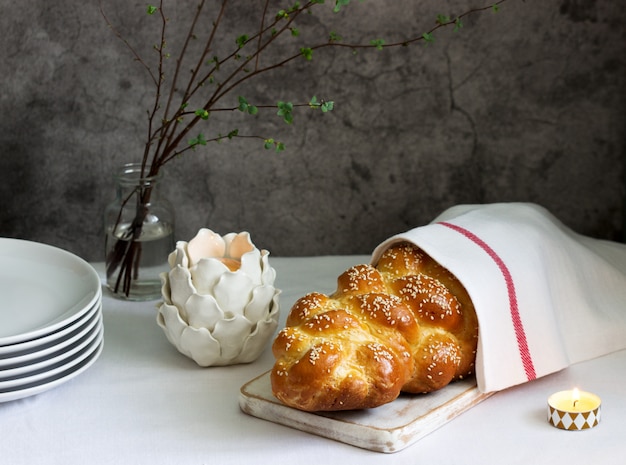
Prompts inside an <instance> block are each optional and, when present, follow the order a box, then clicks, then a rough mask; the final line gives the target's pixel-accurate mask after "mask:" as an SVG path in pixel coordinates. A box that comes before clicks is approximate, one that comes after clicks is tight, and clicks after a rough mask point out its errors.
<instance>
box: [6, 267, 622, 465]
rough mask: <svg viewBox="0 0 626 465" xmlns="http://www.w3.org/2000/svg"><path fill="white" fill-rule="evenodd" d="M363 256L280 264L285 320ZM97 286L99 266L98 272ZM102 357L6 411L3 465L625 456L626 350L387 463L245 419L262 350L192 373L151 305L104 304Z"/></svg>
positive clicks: (537, 385) (510, 394) (531, 388)
mask: <svg viewBox="0 0 626 465" xmlns="http://www.w3.org/2000/svg"><path fill="white" fill-rule="evenodd" d="M368 260H369V257H366V256H350V257H318V258H278V257H271V263H272V265H273V266H274V267H275V268H276V271H277V273H278V277H277V283H276V284H277V286H278V287H279V288H281V289H282V290H283V294H282V295H281V306H282V309H281V312H282V315H281V321H280V324H279V327H282V326H283V325H284V321H285V317H286V313H287V312H288V310H289V308H290V306H291V305H292V304H293V302H294V301H295V300H296V299H297V298H298V297H301V296H302V295H304V294H305V293H307V292H309V291H313V290H316V291H321V292H331V291H332V290H334V288H335V279H336V277H337V276H338V275H339V274H340V273H341V272H342V271H343V270H344V269H346V268H348V267H349V266H351V265H353V264H356V263H366V262H367V261H368ZM95 267H96V269H97V270H98V272H99V273H100V274H102V272H103V267H102V264H95ZM103 313H104V325H105V338H104V339H105V346H104V351H103V353H102V355H101V356H100V358H99V360H98V361H97V362H96V363H95V364H94V365H93V366H92V367H91V368H89V369H88V370H87V371H86V372H85V373H83V374H81V375H80V376H78V377H77V378H75V379H73V380H71V381H69V382H68V383H66V384H63V385H61V386H59V387H57V388H55V389H52V390H50V391H47V392H44V393H42V394H39V395H36V396H33V397H29V398H26V399H21V400H17V401H13V402H7V403H3V404H0V464H3V465H4V464H7V465H9V464H10V465H19V464H57V463H58V464H63V465H71V464H81V465H83V464H90V465H97V464H116V465H119V464H139V465H141V464H147V465H159V464H176V465H186V464H216V465H218V464H219V465H226V464H237V463H241V464H255V465H258V464H265V463H267V464H270V463H271V464H275V463H298V464H299V465H305V464H319V463H328V464H334V463H341V464H342V465H348V464H359V465H366V464H376V465H380V464H384V463H393V464H394V465H395V464H404V463H406V464H412V465H415V464H421V463H423V464H437V465H443V464H481V465H487V464H492V463H493V464H498V465H502V464H516V463H520V464H529V463H532V464H534V465H537V464H544V463H545V464H551V465H552V464H556V463H569V464H579V463H580V464H583V463H584V464H590V463H594V464H595V463H598V464H599V463H602V464H622V463H624V456H625V453H626V441H625V436H624V432H625V431H626V427H625V426H624V422H625V421H626V389H625V386H626V351H621V352H616V353H613V354H609V355H607V356H604V357H601V358H598V359H595V360H591V361H588V362H584V363H580V364H576V365H573V366H571V367H569V368H567V369H565V370H563V371H561V372H558V373H556V374H553V375H550V376H547V377H544V378H540V379H538V380H536V381H533V382H530V383H527V384H523V385H520V386H516V387H513V388H510V389H507V390H505V391H502V392H498V393H497V394H495V395H493V396H492V397H490V398H488V399H487V400H485V401H483V402H482V403H480V404H478V405H477V406H475V407H473V408H472V409H471V410H469V411H468V412H466V413H464V414H462V415H461V416H460V417H458V418H456V419H454V420H453V421H451V422H450V423H448V424H446V425H445V426H443V427H442V428H440V429H438V430H436V431H435V432H433V433H431V434H430V435H428V436H426V437H425V438H423V439H422V440H420V441H419V442H417V443H416V444H414V445H413V446H411V447H409V448H407V449H404V450H402V451H400V452H397V453H395V454H381V453H378V452H371V451H367V450H362V449H359V448H356V447H354V446H350V445H346V444H342V443H339V442H335V441H332V440H329V439H325V438H322V437H318V436H315V435H311V434H308V433H304V432H301V431H297V430H294V429H291V428H288V427H285V426H281V425H277V424H273V423H270V422H267V421H264V420H260V419H257V418H255V417H251V416H248V415H246V414H244V413H243V412H242V411H241V410H240V409H239V405H238V397H239V389H240V387H241V386H242V385H243V384H245V383H246V382H247V381H249V380H250V379H252V378H254V377H256V376H257V375H259V374H261V373H263V372H265V371H267V370H269V369H270V368H271V366H272V364H273V357H272V355H271V353H270V351H269V348H268V350H266V351H265V353H264V354H263V355H262V356H261V358H260V359H259V360H257V361H256V362H254V363H252V364H249V365H239V366H231V367H220V368H199V367H198V366H197V365H196V364H195V363H194V362H193V361H192V360H189V359H187V358H186V357H184V356H183V355H181V354H180V353H178V352H177V351H176V349H175V348H174V347H173V346H172V345H170V343H169V342H168V341H167V340H166V338H165V335H164V334H163V332H162V330H161V329H160V328H159V327H158V326H157V324H156V321H155V315H156V310H155V302H145V303H127V302H123V301H120V300H117V299H113V298H111V297H110V296H108V295H107V293H106V291H105V297H104V310H103ZM572 387H579V388H580V389H583V390H586V391H591V392H594V393H596V394H598V395H599V396H600V397H601V398H602V401H603V403H602V420H601V423H600V425H599V426H597V427H596V428H594V429H592V430H586V431H577V432H572V431H563V430H559V429H556V428H554V427H552V426H550V425H549V424H548V422H547V420H546V415H547V414H546V402H547V398H548V396H549V395H550V394H552V393H553V392H556V391H560V390H564V389H571V388H572Z"/></svg>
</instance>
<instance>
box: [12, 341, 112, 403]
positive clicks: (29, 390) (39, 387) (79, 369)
mask: <svg viewBox="0 0 626 465" xmlns="http://www.w3.org/2000/svg"><path fill="white" fill-rule="evenodd" d="M102 347H103V342H102V338H100V343H99V344H98V345H97V346H96V347H95V350H93V351H92V352H91V353H89V354H88V356H87V357H86V358H85V359H84V360H82V361H81V362H80V363H78V364H76V365H74V366H72V367H70V368H68V369H67V370H65V371H63V372H60V373H56V374H54V375H52V376H50V377H49V378H46V379H43V380H41V381H40V382H37V383H33V384H32V385H30V386H22V387H20V388H19V389H16V390H7V391H6V392H0V402H10V401H13V400H18V399H23V398H25V397H29V396H34V395H35V394H40V393H42V392H44V391H47V390H49V389H52V388H55V387H57V386H59V385H61V384H63V383H65V382H67V381H69V380H71V379H73V378H75V377H76V376H78V375H80V374H81V373H83V372H84V371H85V370H86V369H87V368H89V367H90V366H91V365H93V364H94V362H95V361H96V360H98V357H99V356H100V354H101V353H102Z"/></svg>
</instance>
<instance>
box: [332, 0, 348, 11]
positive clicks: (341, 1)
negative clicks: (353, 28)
mask: <svg viewBox="0 0 626 465" xmlns="http://www.w3.org/2000/svg"><path fill="white" fill-rule="evenodd" d="M349 3H350V0H335V8H333V11H334V12H335V13H337V12H338V11H339V10H341V7H342V6H346V5H347V4H349Z"/></svg>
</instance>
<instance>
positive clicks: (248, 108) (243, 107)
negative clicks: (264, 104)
mask: <svg viewBox="0 0 626 465" xmlns="http://www.w3.org/2000/svg"><path fill="white" fill-rule="evenodd" d="M238 99H239V106H238V107H237V109H238V110H239V111H242V112H244V113H248V114H250V115H256V114H257V113H258V112H259V109H258V107H256V106H254V105H250V104H249V103H248V101H247V100H246V99H245V98H244V97H242V96H239V97H238Z"/></svg>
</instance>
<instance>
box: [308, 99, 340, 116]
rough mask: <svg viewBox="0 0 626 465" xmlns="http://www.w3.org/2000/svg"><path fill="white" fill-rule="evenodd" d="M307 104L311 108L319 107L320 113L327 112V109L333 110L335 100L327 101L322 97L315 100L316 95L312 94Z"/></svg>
mask: <svg viewBox="0 0 626 465" xmlns="http://www.w3.org/2000/svg"><path fill="white" fill-rule="evenodd" d="M309 106H310V107H311V108H319V109H320V110H322V113H327V112H329V111H333V109H334V108H335V102H333V101H332V100H331V101H329V102H327V101H326V100H324V99H322V100H317V97H316V96H315V95H314V96H313V97H312V98H311V100H310V101H309Z"/></svg>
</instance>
